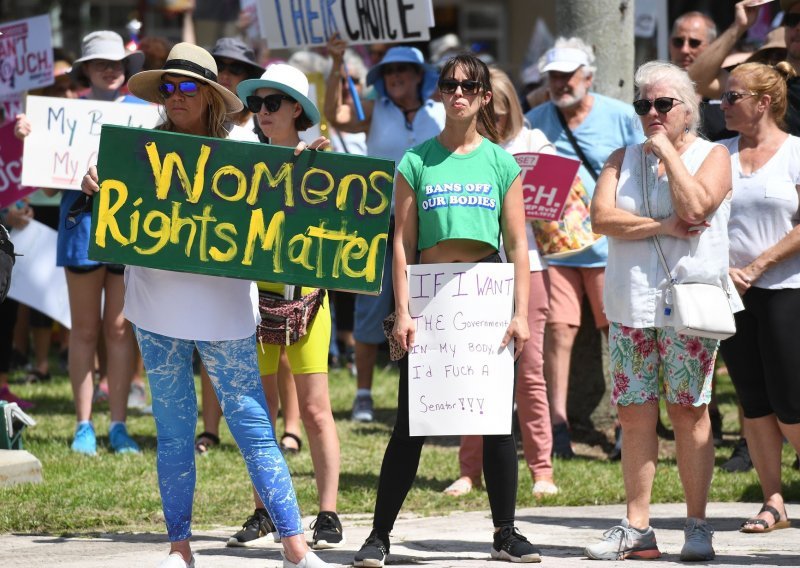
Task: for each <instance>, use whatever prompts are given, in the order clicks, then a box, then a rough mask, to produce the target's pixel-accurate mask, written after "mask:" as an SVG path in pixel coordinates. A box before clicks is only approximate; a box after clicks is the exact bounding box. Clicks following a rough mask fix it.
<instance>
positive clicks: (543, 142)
mask: <svg viewBox="0 0 800 568" xmlns="http://www.w3.org/2000/svg"><path fill="white" fill-rule="evenodd" d="M501 146H502V147H503V148H504V149H505V150H506V151H507V152H508V153H509V154H511V155H514V154H523V153H526V152H539V153H542V154H555V153H556V147H555V146H553V145H552V144H551V143H550V141H549V140H548V139H547V136H545V135H544V133H543V132H542V131H541V130H539V129H537V128H527V127H525V126H523V127H522V130H520V131H519V134H517V135H516V136H515V137H514V138H513V139H512V140H509V141H508V142H506V143H505V144H501ZM525 236H527V237H528V259H529V261H530V264H531V272H539V271H540V270H544V269H545V265H544V261H543V260H542V257H541V255H540V254H539V247H538V246H536V238H535V237H534V236H533V225H531V223H530V221H526V222H525ZM501 255H502V256H503V260H505V254H504V253H503V251H502V248H501Z"/></svg>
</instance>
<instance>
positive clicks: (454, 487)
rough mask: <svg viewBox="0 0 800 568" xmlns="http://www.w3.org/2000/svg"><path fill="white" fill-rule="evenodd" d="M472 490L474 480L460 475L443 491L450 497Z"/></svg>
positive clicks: (459, 495)
mask: <svg viewBox="0 0 800 568" xmlns="http://www.w3.org/2000/svg"><path fill="white" fill-rule="evenodd" d="M470 491H472V482H471V481H470V480H469V479H467V478H465V477H459V478H458V479H456V480H455V481H454V482H453V483H451V484H450V485H448V486H447V487H446V488H445V490H444V491H442V493H444V494H445V495H449V496H450V497H461V496H463V495H466V494H467V493H469V492H470Z"/></svg>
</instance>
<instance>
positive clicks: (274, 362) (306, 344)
mask: <svg viewBox="0 0 800 568" xmlns="http://www.w3.org/2000/svg"><path fill="white" fill-rule="evenodd" d="M258 289H259V290H266V291H268V292H276V293H278V294H282V293H283V284H274V283H272V282H270V283H266V282H259V283H258ZM313 290H314V289H313V288H306V287H304V288H303V289H302V291H301V293H302V294H303V296H307V295H308V294H310V293H311V292H312V291H313ZM330 343H331V311H330V308H329V307H328V294H325V299H324V300H323V301H322V305H321V306H320V308H319V310H318V311H317V315H316V316H314V321H312V322H311V326H310V327H309V329H308V333H306V334H305V335H304V336H303V337H301V338H300V340H299V341H297V342H295V343H293V344H292V345H273V344H271V343H262V344H260V345H258V346H256V350H257V351H258V370H259V372H260V373H261V375H262V376H263V375H274V374H276V373H277V372H278V357H280V354H281V349H285V350H286V356H287V357H288V358H289V365H290V366H291V368H292V373H293V374H295V375H306V374H311V373H327V372H328V350H329V349H330Z"/></svg>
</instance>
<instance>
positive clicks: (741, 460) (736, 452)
mask: <svg viewBox="0 0 800 568" xmlns="http://www.w3.org/2000/svg"><path fill="white" fill-rule="evenodd" d="M719 467H720V469H723V470H725V471H727V472H729V473H744V472H746V471H750V470H751V469H753V460H751V459H750V450H748V449H747V440H746V439H744V438H739V441H738V442H736V445H735V446H734V447H733V453H731V457H730V459H729V460H728V461H726V462H725V463H724V464H722V465H721V466H719Z"/></svg>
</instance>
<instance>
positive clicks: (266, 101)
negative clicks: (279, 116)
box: [247, 93, 294, 114]
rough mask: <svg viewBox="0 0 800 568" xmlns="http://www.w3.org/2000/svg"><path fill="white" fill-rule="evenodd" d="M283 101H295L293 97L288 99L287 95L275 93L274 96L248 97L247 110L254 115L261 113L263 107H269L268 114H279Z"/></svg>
mask: <svg viewBox="0 0 800 568" xmlns="http://www.w3.org/2000/svg"><path fill="white" fill-rule="evenodd" d="M283 101H292V102H294V99H293V98H292V97H287V96H286V95H282V94H280V93H275V94H273V95H267V96H266V97H259V96H258V95H250V96H249V97H247V110H249V111H250V112H252V113H253V114H255V113H258V112H261V107H262V106H265V107H267V112H278V109H279V108H281V104H283Z"/></svg>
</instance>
